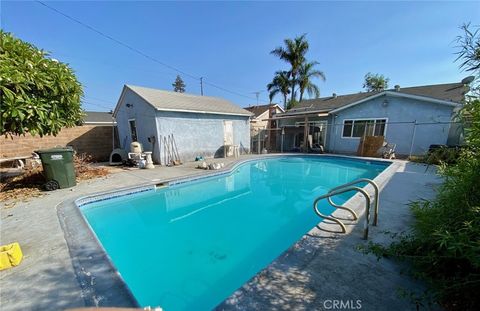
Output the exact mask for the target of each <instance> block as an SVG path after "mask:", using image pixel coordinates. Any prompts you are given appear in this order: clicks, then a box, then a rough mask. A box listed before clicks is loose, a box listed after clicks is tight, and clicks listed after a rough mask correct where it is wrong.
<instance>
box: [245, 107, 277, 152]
mask: <svg viewBox="0 0 480 311" xmlns="http://www.w3.org/2000/svg"><path fill="white" fill-rule="evenodd" d="M245 110H248V111H250V112H251V113H252V114H253V117H252V118H251V119H250V137H251V139H252V145H251V151H252V152H261V150H262V149H263V148H266V149H267V150H268V151H269V152H272V151H279V150H275V147H276V144H275V142H276V139H277V134H278V133H277V132H278V131H277V121H276V120H274V119H273V116H275V115H276V114H278V113H283V112H285V110H283V108H282V107H280V106H279V105H277V104H269V105H256V106H250V107H248V108H245Z"/></svg>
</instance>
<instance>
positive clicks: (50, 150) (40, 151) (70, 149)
mask: <svg viewBox="0 0 480 311" xmlns="http://www.w3.org/2000/svg"><path fill="white" fill-rule="evenodd" d="M34 152H35V153H38V154H41V153H58V152H73V149H72V148H69V147H56V148H50V149H41V150H35V151H34Z"/></svg>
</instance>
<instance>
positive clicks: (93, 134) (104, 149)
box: [0, 125, 112, 161]
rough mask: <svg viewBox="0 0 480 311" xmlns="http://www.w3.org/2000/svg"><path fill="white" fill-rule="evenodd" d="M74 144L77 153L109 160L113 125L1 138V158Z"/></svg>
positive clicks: (85, 126) (96, 158) (98, 159)
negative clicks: (51, 134)
mask: <svg viewBox="0 0 480 311" xmlns="http://www.w3.org/2000/svg"><path fill="white" fill-rule="evenodd" d="M56 146H72V147H73V148H74V149H75V150H76V152H77V153H87V154H89V155H91V156H92V157H93V158H94V159H95V160H97V161H107V160H108V159H109V157H110V152H111V151H112V127H111V126H97V125H82V126H76V127H72V128H65V129H62V130H61V131H60V133H59V134H58V135H57V136H44V137H40V136H32V135H26V136H14V137H13V139H12V138H10V137H1V138H0V158H2V159H5V158H12V157H17V156H29V155H30V154H31V153H32V152H33V151H35V150H38V149H45V148H53V147H56Z"/></svg>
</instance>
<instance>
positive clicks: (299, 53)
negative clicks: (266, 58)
mask: <svg viewBox="0 0 480 311" xmlns="http://www.w3.org/2000/svg"><path fill="white" fill-rule="evenodd" d="M283 43H284V46H281V47H277V48H275V49H274V50H273V51H271V52H270V53H271V54H273V55H275V56H278V58H280V59H281V60H283V61H285V62H287V63H288V64H290V70H289V71H288V72H289V75H290V88H291V90H290V93H291V99H290V100H291V101H292V102H294V101H295V95H296V92H295V87H296V85H297V84H298V73H299V71H300V67H301V66H302V64H303V63H304V62H305V61H306V59H305V54H306V53H307V51H308V48H309V44H308V41H307V39H306V34H303V35H301V36H298V37H296V38H294V39H285V40H284V41H283Z"/></svg>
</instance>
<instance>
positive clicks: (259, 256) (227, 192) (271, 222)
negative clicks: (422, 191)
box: [81, 157, 388, 311]
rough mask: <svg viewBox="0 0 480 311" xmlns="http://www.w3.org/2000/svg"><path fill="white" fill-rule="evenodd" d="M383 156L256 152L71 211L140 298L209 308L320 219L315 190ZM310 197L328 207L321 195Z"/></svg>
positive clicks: (376, 169)
mask: <svg viewBox="0 0 480 311" xmlns="http://www.w3.org/2000/svg"><path fill="white" fill-rule="evenodd" d="M387 165H388V164H384V163H379V162H371V163H370V162H366V161H359V160H353V159H348V158H333V157H281V158H280V157H279V158H270V159H263V160H256V161H252V162H246V163H244V164H241V165H239V166H238V167H237V168H236V169H235V170H234V171H233V172H232V173H231V174H227V175H221V176H217V177H211V178H207V179H201V180H197V181H193V182H188V183H183V184H179V185H174V186H170V187H166V188H161V189H157V190H152V191H146V192H142V193H139V194H132V195H127V196H122V197H117V198H114V199H109V200H104V201H99V202H94V203H89V204H86V205H83V206H82V207H81V211H82V213H83V215H84V216H85V218H86V219H87V221H88V223H89V224H90V226H91V228H92V229H93V231H94V232H95V234H96V236H97V237H98V239H99V241H100V243H101V244H102V245H103V247H104V248H105V250H106V252H107V253H108V255H109V256H110V258H111V259H112V262H113V264H114V265H115V267H116V268H117V270H118V271H119V272H120V274H121V276H122V277H123V279H124V280H125V282H126V283H127V285H128V287H129V288H130V290H131V291H132V293H133V295H134V296H135V298H136V299H137V301H138V302H139V304H140V305H141V306H152V307H153V306H161V307H162V308H163V309H164V310H166V311H171V310H209V309H212V308H214V307H215V306H216V305H218V304H219V303H220V302H222V301H223V300H224V299H225V298H227V297H228V296H229V295H230V294H232V292H234V291H235V290H236V289H237V288H239V287H240V286H242V285H243V284H244V283H245V282H246V281H248V280H249V279H250V278H251V277H252V276H254V275H255V274H256V273H257V272H259V271H260V270H261V269H262V268H264V267H265V266H267V265H268V264H269V263H270V262H272V261H273V260H274V259H275V258H276V257H278V256H279V255H280V254H281V253H282V252H283V251H285V250H286V249H288V248H289V247H290V246H291V245H292V244H294V243H295V242H296V241H297V240H299V239H300V238H301V237H302V235H304V234H305V233H306V232H308V231H309V230H310V229H311V228H313V227H314V226H315V225H316V224H317V223H318V222H319V221H320V219H319V218H318V217H317V216H316V215H315V214H314V212H313V210H312V201H313V200H314V199H315V198H316V197H317V196H320V195H322V194H324V193H326V192H327V191H328V190H329V189H331V188H332V187H335V186H338V185H341V184H344V183H346V182H349V181H352V180H354V179H357V178H362V177H366V178H374V177H375V176H377V175H378V174H379V173H380V172H381V171H382V170H384V169H385V167H386V166H387ZM351 195H352V194H348V193H347V194H346V195H343V196H342V197H337V198H336V200H335V201H337V202H339V203H342V202H344V201H345V200H347V199H348V198H349V197H350V196H351ZM320 207H321V210H322V211H323V212H324V213H325V214H330V213H331V212H332V211H333V210H332V208H330V207H329V205H328V204H325V202H323V203H322V204H321V205H320Z"/></svg>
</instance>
